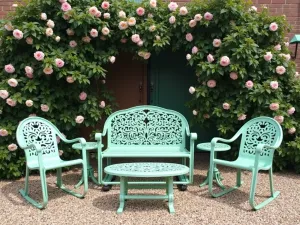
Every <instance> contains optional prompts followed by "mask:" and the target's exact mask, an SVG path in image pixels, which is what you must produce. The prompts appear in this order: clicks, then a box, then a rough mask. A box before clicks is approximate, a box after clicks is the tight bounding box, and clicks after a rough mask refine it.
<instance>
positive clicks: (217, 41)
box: [213, 39, 222, 48]
mask: <svg viewBox="0 0 300 225" xmlns="http://www.w3.org/2000/svg"><path fill="white" fill-rule="evenodd" d="M221 43H222V41H221V40H220V39H214V40H213V46H214V47H216V48H218V47H220V46H221Z"/></svg>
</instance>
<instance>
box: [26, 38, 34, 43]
mask: <svg viewBox="0 0 300 225" xmlns="http://www.w3.org/2000/svg"><path fill="white" fill-rule="evenodd" d="M26 43H27V44H29V45H32V44H33V39H32V38H31V37H27V38H26Z"/></svg>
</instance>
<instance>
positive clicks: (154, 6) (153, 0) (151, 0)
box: [150, 0, 157, 8]
mask: <svg viewBox="0 0 300 225" xmlns="http://www.w3.org/2000/svg"><path fill="white" fill-rule="evenodd" d="M156 4H157V2H156V0H150V7H151V8H156Z"/></svg>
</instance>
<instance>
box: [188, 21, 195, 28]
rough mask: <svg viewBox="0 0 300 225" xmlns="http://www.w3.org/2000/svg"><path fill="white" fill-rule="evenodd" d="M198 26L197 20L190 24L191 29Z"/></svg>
mask: <svg viewBox="0 0 300 225" xmlns="http://www.w3.org/2000/svg"><path fill="white" fill-rule="evenodd" d="M196 25H197V21H196V20H190V22H189V26H190V27H192V28H193V27H195V26H196Z"/></svg>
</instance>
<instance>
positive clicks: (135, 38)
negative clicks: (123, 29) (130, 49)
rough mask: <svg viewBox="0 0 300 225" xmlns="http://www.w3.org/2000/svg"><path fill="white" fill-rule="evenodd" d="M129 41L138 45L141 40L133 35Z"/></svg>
mask: <svg viewBox="0 0 300 225" xmlns="http://www.w3.org/2000/svg"><path fill="white" fill-rule="evenodd" d="M131 40H132V42H134V43H138V42H139V41H140V40H141V38H140V35H138V34H133V35H132V36H131Z"/></svg>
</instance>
